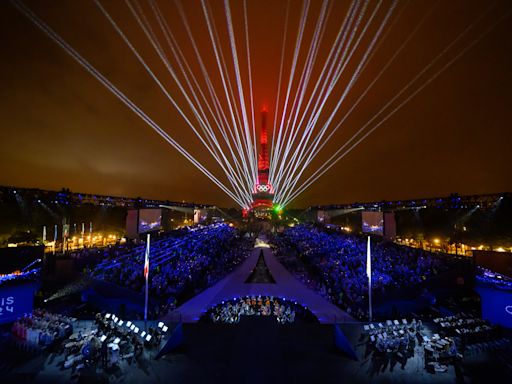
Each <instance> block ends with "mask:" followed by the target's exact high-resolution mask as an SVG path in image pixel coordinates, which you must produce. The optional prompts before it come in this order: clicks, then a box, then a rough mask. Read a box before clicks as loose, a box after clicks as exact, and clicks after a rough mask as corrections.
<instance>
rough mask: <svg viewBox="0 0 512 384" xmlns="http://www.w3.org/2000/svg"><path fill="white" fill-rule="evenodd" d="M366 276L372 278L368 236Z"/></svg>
mask: <svg viewBox="0 0 512 384" xmlns="http://www.w3.org/2000/svg"><path fill="white" fill-rule="evenodd" d="M366 276H367V277H368V279H371V278H372V255H371V250H370V236H368V246H367V249H366Z"/></svg>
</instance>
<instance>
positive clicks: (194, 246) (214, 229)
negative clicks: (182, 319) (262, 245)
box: [89, 224, 251, 302]
mask: <svg viewBox="0 0 512 384" xmlns="http://www.w3.org/2000/svg"><path fill="white" fill-rule="evenodd" d="M250 249H251V242H250V241H249V240H247V239H245V238H243V237H242V236H240V234H239V232H238V231H237V230H236V229H235V228H232V227H230V226H228V225H226V224H213V225H210V226H205V227H196V228H191V229H190V230H188V231H186V232H183V233H182V235H181V236H178V237H176V236H173V237H170V236H168V237H163V238H156V239H152V240H151V251H150V264H149V265H150V270H149V276H150V279H149V290H150V295H151V296H152V297H155V298H159V299H164V300H167V302H174V301H175V299H179V298H180V297H181V296H182V295H184V294H187V293H192V294H196V293H197V292H199V291H201V290H203V289H205V288H207V287H209V286H211V285H213V284H215V283H216V282H217V281H219V280H220V279H222V278H223V277H225V276H226V275H227V274H228V273H229V272H231V270H232V269H233V268H234V267H235V266H236V265H238V264H239V263H240V262H241V261H242V260H243V259H244V258H245V257H246V256H247V254H248V252H249V250H250ZM144 252H145V245H144V244H142V245H139V246H136V247H133V248H132V249H130V250H129V251H128V252H121V253H120V254H112V255H111V256H109V257H107V258H106V259H104V260H103V261H102V262H101V263H100V264H97V265H96V266H95V268H94V269H93V270H92V271H90V272H89V274H90V276H91V277H93V278H96V279H101V280H104V281H108V282H112V283H115V284H118V285H121V286H125V287H127V288H129V289H131V290H134V291H137V292H141V293H142V292H143V290H144V275H143V265H144Z"/></svg>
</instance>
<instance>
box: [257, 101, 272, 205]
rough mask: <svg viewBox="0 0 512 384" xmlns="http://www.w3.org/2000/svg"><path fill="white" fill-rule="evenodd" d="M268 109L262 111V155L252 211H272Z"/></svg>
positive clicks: (259, 160)
mask: <svg viewBox="0 0 512 384" xmlns="http://www.w3.org/2000/svg"><path fill="white" fill-rule="evenodd" d="M267 138H268V136H267V109H266V108H265V107H263V109H262V110H261V132H260V153H259V155H258V182H257V184H256V185H255V186H254V188H253V191H252V199H253V202H252V207H251V208H252V209H255V210H268V209H272V202H273V200H274V188H273V187H272V185H271V184H270V183H269V182H268V171H269V161H268V142H267Z"/></svg>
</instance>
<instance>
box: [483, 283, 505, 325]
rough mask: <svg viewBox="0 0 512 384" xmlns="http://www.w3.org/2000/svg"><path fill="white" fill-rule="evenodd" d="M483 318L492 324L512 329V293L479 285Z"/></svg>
mask: <svg viewBox="0 0 512 384" xmlns="http://www.w3.org/2000/svg"><path fill="white" fill-rule="evenodd" d="M476 291H477V292H478V293H479V294H480V302H481V304H482V318H484V319H486V320H489V321H490V322H491V323H494V324H500V325H502V326H504V327H507V328H512V291H507V290H500V289H497V288H492V287H487V286H483V285H480V284H478V285H477V287H476Z"/></svg>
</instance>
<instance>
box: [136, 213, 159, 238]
mask: <svg viewBox="0 0 512 384" xmlns="http://www.w3.org/2000/svg"><path fill="white" fill-rule="evenodd" d="M161 225H162V210H161V209H141V210H139V233H145V232H151V231H156V230H159V229H160V226H161Z"/></svg>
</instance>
